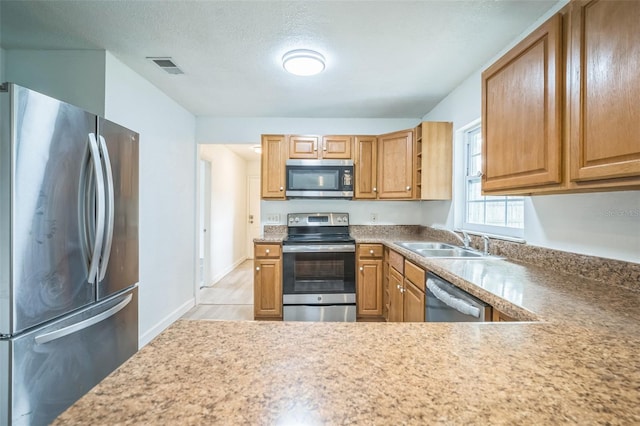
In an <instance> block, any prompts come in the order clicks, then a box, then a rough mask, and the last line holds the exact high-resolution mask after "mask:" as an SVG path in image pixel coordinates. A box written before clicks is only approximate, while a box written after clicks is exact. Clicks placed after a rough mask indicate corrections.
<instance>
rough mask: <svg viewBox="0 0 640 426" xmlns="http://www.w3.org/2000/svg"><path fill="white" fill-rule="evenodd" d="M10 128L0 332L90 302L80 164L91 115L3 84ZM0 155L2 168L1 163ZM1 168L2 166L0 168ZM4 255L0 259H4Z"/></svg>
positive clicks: (2, 186) (3, 188) (92, 125)
mask: <svg viewBox="0 0 640 426" xmlns="http://www.w3.org/2000/svg"><path fill="white" fill-rule="evenodd" d="M2 96H3V97H4V96H10V103H11V112H10V120H11V130H10V137H9V139H8V140H6V139H3V140H2V143H3V144H8V145H9V146H4V147H3V149H2V152H3V153H5V152H8V153H9V156H10V160H9V163H10V164H9V165H8V167H9V168H10V170H9V174H10V179H9V180H8V181H5V180H4V179H3V181H2V182H1V183H0V192H2V194H1V196H0V199H2V200H6V199H9V200H10V204H11V206H10V212H9V218H8V221H9V225H10V230H9V231H8V232H9V234H10V238H9V239H10V243H9V241H8V240H4V239H3V241H2V242H1V244H10V247H11V249H10V251H9V252H8V253H6V252H5V251H4V250H3V256H7V255H8V256H10V257H11V259H10V261H9V262H7V263H9V264H10V265H11V270H10V274H9V275H10V276H9V277H8V278H7V279H6V280H5V279H3V280H2V282H1V283H0V285H2V287H3V288H0V294H1V295H3V296H6V298H5V299H4V300H6V303H7V305H8V306H7V309H2V310H1V312H0V316H3V318H2V319H0V327H2V329H0V334H4V335H11V334H15V333H18V332H20V331H23V330H26V329H28V328H30V327H33V326H35V325H37V324H40V323H43V322H45V321H48V320H50V319H53V318H56V317H58V316H60V315H64V314H66V313H68V312H71V311H73V310H75V309H78V308H80V307H82V306H85V305H88V304H89V303H92V302H93V301H95V286H93V285H91V284H89V283H88V281H87V271H88V259H89V253H88V249H87V246H88V241H89V240H90V239H91V238H92V236H91V235H87V231H86V227H85V224H84V223H83V220H84V218H85V216H86V211H87V209H89V210H90V209H91V208H92V206H89V207H86V206H84V205H83V204H86V202H85V201H86V199H87V196H86V193H85V192H86V190H87V187H86V185H85V180H86V170H87V167H86V163H87V161H88V136H89V134H91V133H95V132H96V119H97V117H96V116H95V115H92V114H89V113H87V112H85V111H83V110H81V109H79V108H77V107H74V106H72V105H69V104H66V103H64V102H60V101H58V100H55V99H53V98H50V97H48V96H45V95H42V94H40V93H37V92H34V91H31V90H28V89H25V88H23V87H19V86H15V85H10V87H9V93H3V94H2ZM2 120H5V118H4V117H3V118H2ZM6 166H7V165H6V164H5V162H4V161H3V162H2V167H6ZM3 175H4V173H3ZM5 262H6V260H3V261H2V264H5Z"/></svg>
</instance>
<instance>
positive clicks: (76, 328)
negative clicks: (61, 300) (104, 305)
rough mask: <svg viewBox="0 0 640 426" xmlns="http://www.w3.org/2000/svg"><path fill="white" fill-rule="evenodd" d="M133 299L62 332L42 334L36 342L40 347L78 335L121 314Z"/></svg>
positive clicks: (128, 298) (129, 298) (61, 330)
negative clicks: (81, 331) (70, 335)
mask: <svg viewBox="0 0 640 426" xmlns="http://www.w3.org/2000/svg"><path fill="white" fill-rule="evenodd" d="M132 298H133V295H131V294H129V295H128V296H127V297H126V298H125V299H124V300H123V301H122V302H120V303H118V304H117V305H115V306H113V307H111V308H109V309H107V310H106V311H104V312H101V313H99V314H98V315H96V316H94V317H91V318H87V319H86V320H84V321H80V322H78V323H75V324H73V325H70V326H68V327H64V328H61V329H60V330H56V331H52V332H50V333H45V334H41V335H39V336H36V338H35V341H36V344H38V345H43V344H45V343H48V342H51V341H53V340H57V339H60V338H62V337H64V336H68V335H69V334H73V333H76V332H78V331H80V330H84V329H85V328H89V327H91V326H92V325H94V324H97V323H99V322H101V321H104V320H106V319H107V318H109V317H112V316H114V315H115V314H117V313H118V312H120V311H121V310H123V309H124V308H125V306H127V305H128V304H129V302H131V299H132Z"/></svg>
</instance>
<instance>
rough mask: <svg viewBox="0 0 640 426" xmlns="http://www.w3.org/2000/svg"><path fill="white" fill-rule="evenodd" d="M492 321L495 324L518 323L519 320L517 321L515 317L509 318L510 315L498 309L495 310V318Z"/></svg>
mask: <svg viewBox="0 0 640 426" xmlns="http://www.w3.org/2000/svg"><path fill="white" fill-rule="evenodd" d="M492 320H493V321H494V322H510V321H517V319H515V318H514V317H512V316H509V315H507V314H505V313H504V312H500V311H499V310H497V309H496V308H493V318H492Z"/></svg>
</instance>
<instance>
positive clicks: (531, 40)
mask: <svg viewBox="0 0 640 426" xmlns="http://www.w3.org/2000/svg"><path fill="white" fill-rule="evenodd" d="M562 69H563V67H562V17H561V16H560V15H556V16H554V17H553V18H551V19H550V20H549V21H547V22H545V23H544V24H543V25H542V26H541V27H539V28H538V29H537V30H535V31H534V32H533V33H531V34H530V35H529V36H528V37H527V38H525V39H524V40H522V41H521V42H520V43H519V44H518V45H517V46H515V47H514V48H513V49H511V50H510V51H509V52H508V53H507V54H506V55H505V56H503V57H502V58H500V59H499V60H498V61H497V62H496V63H494V64H493V65H491V66H490V67H489V68H488V69H487V70H485V71H484V72H483V73H482V124H483V126H482V140H483V141H484V143H483V144H482V157H483V160H484V161H483V162H482V168H483V171H482V172H483V175H482V189H483V191H485V192H489V191H491V190H495V189H498V190H502V189H508V188H523V187H529V186H538V185H546V184H550V183H559V182H560V180H561V174H560V168H561V157H560V154H561V146H562V133H561V131H562V128H561V120H562V115H561V114H562Z"/></svg>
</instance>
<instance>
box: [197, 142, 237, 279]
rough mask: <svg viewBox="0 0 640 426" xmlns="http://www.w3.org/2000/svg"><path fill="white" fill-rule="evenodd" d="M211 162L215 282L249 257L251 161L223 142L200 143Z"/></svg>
mask: <svg viewBox="0 0 640 426" xmlns="http://www.w3.org/2000/svg"><path fill="white" fill-rule="evenodd" d="M199 150H200V158H202V159H205V160H209V161H211V224H210V225H209V227H208V228H209V229H210V230H211V235H210V239H211V250H210V253H211V259H210V262H211V263H210V265H211V283H206V284H207V285H210V284H213V283H215V282H217V281H218V280H220V279H221V278H222V277H224V276H225V275H226V274H228V273H229V272H231V271H232V270H233V269H234V268H235V267H236V266H238V265H239V264H240V263H241V262H242V261H244V260H245V259H246V258H247V162H246V161H245V160H244V159H242V158H240V157H239V156H238V155H236V154H235V153H234V152H232V151H231V150H229V149H227V148H226V147H224V146H222V145H200V149H199Z"/></svg>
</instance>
